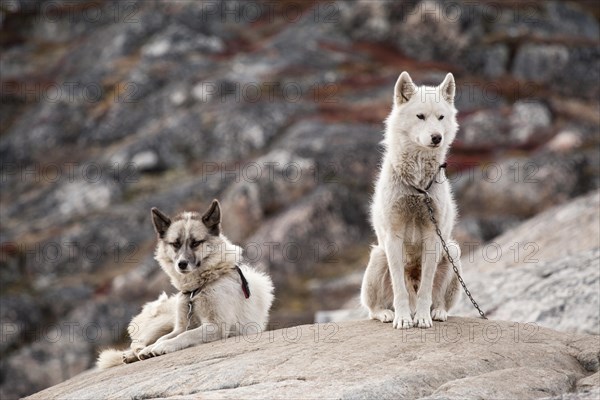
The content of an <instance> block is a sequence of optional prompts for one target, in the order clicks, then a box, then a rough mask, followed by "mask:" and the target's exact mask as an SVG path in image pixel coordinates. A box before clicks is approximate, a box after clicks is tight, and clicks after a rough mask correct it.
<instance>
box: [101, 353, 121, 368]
mask: <svg viewBox="0 0 600 400" xmlns="http://www.w3.org/2000/svg"><path fill="white" fill-rule="evenodd" d="M121 364H123V351H122V350H116V349H108V350H104V351H103V352H102V353H100V355H98V360H97V361H96V365H97V366H98V368H100V369H107V368H112V367H116V366H118V365H121Z"/></svg>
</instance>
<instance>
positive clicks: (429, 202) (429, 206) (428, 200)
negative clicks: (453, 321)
mask: <svg viewBox="0 0 600 400" xmlns="http://www.w3.org/2000/svg"><path fill="white" fill-rule="evenodd" d="M422 193H423V195H425V205H426V206H427V210H428V211H429V219H431V222H433V226H435V233H436V234H437V235H438V237H439V238H440V241H441V242H442V247H443V248H444V251H445V252H446V256H448V261H450V264H452V269H453V270H454V273H455V274H456V277H457V278H458V281H459V282H460V285H461V286H462V288H463V289H464V291H465V293H466V295H467V296H468V297H469V300H471V303H473V307H475V308H476V309H477V311H478V312H479V315H481V318H483V319H487V317H486V316H485V313H484V312H483V311H482V310H481V307H479V304H477V302H476V301H475V299H474V298H473V295H471V292H470V291H469V289H467V285H466V284H465V281H464V280H463V278H462V276H460V272H459V271H458V267H457V266H456V264H454V259H453V258H452V256H451V255H450V251H449V250H448V246H447V245H446V241H445V240H444V238H443V237H442V231H440V228H439V226H438V223H437V220H436V219H435V215H434V211H433V206H432V200H431V197H430V196H429V193H428V192H427V191H425V190H423V191H422Z"/></svg>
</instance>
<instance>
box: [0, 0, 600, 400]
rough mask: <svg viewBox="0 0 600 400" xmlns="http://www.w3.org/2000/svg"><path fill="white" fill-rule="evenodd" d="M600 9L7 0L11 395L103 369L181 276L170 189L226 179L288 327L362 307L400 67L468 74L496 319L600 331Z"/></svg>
mask: <svg viewBox="0 0 600 400" xmlns="http://www.w3.org/2000/svg"><path fill="white" fill-rule="evenodd" d="M599 18H600V9H599V7H598V4H597V3H596V2H594V1H569V2H560V1H534V0H532V1H514V2H513V1H498V2H494V1H487V0H485V1H484V0H481V1H475V2H473V1H469V2H466V1H465V2H461V1H452V2H444V1H431V0H425V1H406V2H403V1H344V2H341V1H340V2H330V1H320V2H309V1H295V0H286V1H281V2H269V1H264V2H263V1H216V0H214V1H212V0H211V1H173V2H170V1H158V0H157V1H130V0H125V1H109V0H96V1H88V0H82V1H77V2H75V1H69V0H64V1H63V0H58V1H44V0H40V1H29V0H1V1H0V23H1V36H0V49H1V53H2V55H1V59H0V74H1V101H2V107H1V109H0V127H1V135H0V160H1V176H0V178H1V179H0V202H1V204H0V220H1V221H0V224H1V231H0V242H1V247H0V279H1V295H0V323H1V329H2V331H1V336H2V337H1V340H0V354H1V360H0V397H2V398H3V399H12V398H17V397H20V396H23V395H26V394H29V393H33V392H35V391H38V390H40V389H42V388H44V387H47V386H50V385H53V384H55V383H58V382H60V381H62V380H64V379H67V378H69V377H70V376H73V375H75V374H77V373H79V372H81V371H83V370H85V369H87V368H89V367H91V366H92V365H93V362H94V358H95V355H96V353H97V351H98V349H100V348H102V347H103V346H108V345H113V344H115V343H119V342H121V343H124V342H125V341H126V337H125V327H126V325H127V323H128V322H129V320H130V319H131V317H132V316H133V315H134V314H135V313H136V312H138V310H139V309H140V305H141V304H143V303H144V302H145V301H148V300H151V299H153V298H155V297H156V296H157V295H158V293H159V292H160V291H162V290H166V291H172V289H171V288H170V286H169V284H168V282H167V280H166V279H165V277H164V276H163V274H162V273H161V271H160V270H159V268H158V266H157V264H156V263H155V262H154V260H153V258H152V257H153V255H152V252H153V247H154V234H153V230H152V225H151V221H150V218H149V210H150V207H152V206H157V207H159V208H161V209H163V210H164V211H166V212H168V213H176V212H178V211H182V210H202V209H204V208H205V207H206V206H207V205H208V204H209V201H210V200H212V199H213V198H219V199H221V200H222V205H223V209H224V222H223V225H224V230H225V233H226V234H227V236H229V237H230V238H231V239H232V240H234V241H235V242H237V243H239V244H241V245H243V246H244V248H245V249H246V256H247V258H248V259H249V260H250V261H252V262H254V264H255V265H257V267H258V268H262V269H264V270H265V271H268V272H269V273H270V274H271V276H272V277H273V279H274V281H275V283H276V286H277V293H276V297H277V300H276V302H275V304H274V309H273V313H272V319H271V325H272V327H273V328H275V327H285V326H290V325H296V324H299V323H309V322H312V321H313V319H314V315H315V312H317V311H320V310H336V309H340V308H348V307H350V308H351V307H353V306H354V305H355V302H356V297H357V293H358V290H359V286H360V279H361V277H362V271H363V270H364V267H365V263H366V260H367V257H368V252H369V245H370V244H371V243H372V242H373V240H374V235H373V234H372V232H371V229H370V225H369V222H368V202H369V199H370V195H371V190H372V185H373V181H374V179H375V177H376V173H377V168H378V163H379V161H380V156H381V147H380V144H379V143H380V141H381V139H382V131H383V120H384V119H385V117H386V116H387V114H388V113H389V110H390V107H391V101H392V90H393V85H394V83H395V81H396V79H397V77H398V75H399V73H400V72H401V71H403V70H408V71H409V72H410V73H411V75H412V77H413V79H414V80H415V81H416V82H419V83H422V84H437V83H439V82H440V81H441V79H442V78H443V76H444V75H445V73H446V72H448V71H451V72H453V73H454V75H455V78H456V79H457V83H458V97H457V101H456V102H457V108H458V109H459V112H460V113H459V123H460V125H461V129H460V131H459V134H458V137H457V140H456V143H455V145H454V147H453V150H452V152H451V156H450V159H449V175H450V179H451V180H452V183H453V186H454V190H455V194H456V198H457V200H458V205H459V209H460V214H461V218H460V222H459V224H458V226H457V228H456V232H455V236H456V238H457V239H458V240H459V241H460V242H461V244H462V246H463V253H464V257H465V260H472V262H466V263H465V266H466V269H468V271H466V274H467V276H468V277H469V279H471V280H472V281H473V282H475V283H474V285H475V286H474V293H476V294H477V295H479V296H480V297H481V299H482V305H483V306H484V307H485V306H487V305H489V306H490V307H491V306H492V305H493V308H490V310H489V311H490V316H491V317H498V318H503V319H516V320H522V321H525V322H527V321H529V320H534V321H538V322H540V323H542V324H544V323H546V324H548V325H549V326H551V327H557V328H559V329H564V330H571V331H585V332H588V333H599V332H598V320H599V318H598V310H597V308H596V307H597V304H598V291H599V290H600V286H599V285H600V282H599V281H598V274H597V273H595V272H594V271H597V270H598V258H599V251H598V247H600V244H599V240H600V239H599V238H598V235H599V234H598V223H597V222H598V196H599V192H598V191H595V190H596V189H598V188H599V187H600V152H599V148H598V146H599V144H600V135H599V131H600V113H599V101H598V99H599V95H600V72H599V71H600V28H599ZM586 194H587V197H583V198H582V199H578V200H575V202H574V203H572V204H574V205H572V204H566V203H569V202H571V200H572V199H574V198H576V197H579V196H585V195H586ZM562 204H566V205H565V207H568V208H567V211H565V212H564V213H563V214H561V215H567V216H568V218H567V217H565V218H567V220H568V221H570V223H565V224H563V223H560V222H559V223H554V225H552V224H551V222H552V221H554V220H555V219H556V218H557V215H558V211H557V210H562V208H552V207H561V205H562ZM545 210H550V211H548V212H546V213H543V212H544V211H545ZM540 213H542V214H540ZM538 214H539V215H538ZM536 215H537V217H536ZM582 215H583V216H584V217H581V216H582ZM530 218H534V219H533V220H531V221H534V222H533V225H520V224H521V223H523V222H524V221H527V220H529V219H530ZM535 218H538V219H537V220H536V219H535ZM540 218H542V219H543V221H542V222H539V221H540V220H539V219H540ZM531 221H527V222H525V224H532V222H531ZM535 221H537V223H536V222H535ZM544 221H545V222H544ZM545 223H548V224H550V225H547V224H545ZM539 224H542V225H539ZM536 226H537V227H538V228H537V229H538V231H539V232H537V231H535V229H534V227H536ZM540 226H541V228H540ZM531 230H533V233H534V234H533V236H532V235H527V233H531ZM513 232H516V233H515V234H514V235H513ZM519 232H520V233H521V234H519ZM523 232H525V234H523ZM536 232H537V233H536ZM540 232H541V233H540ZM556 232H561V234H560V235H554V236H553V237H555V240H544V239H545V238H547V235H546V234H551V233H556ZM536 234H537V235H538V236H535V235H536ZM498 236H500V237H499V239H498V240H496V239H495V238H496V237H498ZM532 237H533V238H534V239H531V238H532ZM536 238H539V240H538V239H536ZM582 238H583V239H585V240H584V241H583V242H582V240H583V239H582ZM498 243H500V244H498ZM568 243H571V244H568ZM581 243H584V244H583V245H581V246H579V247H578V246H576V245H577V244H581ZM490 246H491V247H490ZM511 246H512V247H511ZM498 247H499V248H501V249H504V252H503V253H502V252H501V254H500V257H499V258H498V257H497V255H496V254H491V253H489V252H488V251H490V248H492V250H493V249H497V248H498ZM506 249H508V250H506ZM569 249H571V250H569ZM567 256H572V257H571V258H570V259H566V258H565V257H567ZM463 262H465V261H463ZM536 266H543V268H544V271H549V272H547V273H540V272H539V271H540V269H536ZM521 267H523V268H521ZM480 269H482V270H485V271H487V272H485V271H484V272H482V273H479V272H477V273H475V272H474V271H479V270H480ZM571 269H573V270H574V271H579V272H578V274H579V275H577V274H575V275H573V274H571V273H570V272H569V271H571ZM505 270H511V271H513V272H512V273H513V275H511V276H512V277H513V278H511V279H508V280H507V278H506V276H508V275H505V274H504V273H503V271H505ZM514 271H517V272H514ZM561 271H562V272H561ZM586 271H587V272H586ZM590 271H591V272H590ZM561 273H562V274H563V275H565V278H561ZM486 274H488V275H486ZM489 274H491V275H489ZM553 274H554V277H557V278H556V279H555V280H552V279H551V280H547V279H546V278H548V277H550V276H551V275H553ZM477 276H479V277H480V278H479V279H480V280H479V281H476V280H477V278H476V277H477ZM482 277H483V278H482ZM486 277H489V280H486V279H487V278H486ZM566 277H570V279H571V280H570V281H569V282H570V286H569V288H568V290H567V292H565V293H563V294H562V295H560V296H557V295H556V289H557V288H558V287H560V285H561V283H562V282H564V281H565V279H566ZM578 277H579V278H578ZM484 278H485V279H484ZM544 279H546V280H544ZM524 282H531V285H536V282H544V283H540V284H539V285H538V287H535V288H534V289H535V290H530V287H529V286H527V285H525V286H526V287H525V286H523V283H524ZM516 283H519V285H516ZM513 284H514V285H513ZM515 285H516V286H518V287H516V286H515ZM513 290H514V296H513V295H512V294H511V293H512V291H513ZM496 293H501V296H496ZM578 293H585V296H584V297H581V296H580V297H577V294H578ZM552 294H554V295H555V296H554V297H553V298H552V301H551V302H550V303H551V305H550V306H548V308H549V309H550V310H549V311H548V310H545V311H547V312H546V314H544V315H545V316H544V315H543V316H542V317H540V316H539V315H537V314H535V311H536V305H537V304H545V302H546V299H547V297H548V296H550V295H552ZM528 296H529V297H528ZM515 297H518V300H519V302H520V303H518V304H513V305H512V306H507V307H504V308H502V305H503V304H506V303H507V302H508V303H510V301H511V300H513V299H514V298H515ZM494 299H496V300H494ZM573 299H576V300H577V301H575V300H573ZM494 301H495V302H494ZM528 302H529V303H528ZM527 304H529V308H530V309H531V310H530V311H528V312H525V311H523V310H527V307H528V306H527ZM532 304H533V305H532ZM463 306H464V304H463V305H461V307H462V308H460V307H459V311H457V312H458V313H462V312H464V313H470V312H472V311H471V310H470V309H469V308H468V307H463ZM498 307H499V308H498ZM495 313H496V314H495ZM538 314H539V312H538ZM528 318H529V319H528Z"/></svg>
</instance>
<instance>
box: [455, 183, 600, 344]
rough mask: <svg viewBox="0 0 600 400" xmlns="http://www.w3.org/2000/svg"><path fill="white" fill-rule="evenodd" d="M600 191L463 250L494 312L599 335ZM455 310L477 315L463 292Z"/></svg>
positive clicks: (474, 285) (482, 299) (482, 298)
mask: <svg viewBox="0 0 600 400" xmlns="http://www.w3.org/2000/svg"><path fill="white" fill-rule="evenodd" d="M599 209H600V192H598V191H596V192H593V193H590V194H588V195H586V196H582V197H580V198H578V199H576V200H574V201H572V202H570V203H568V204H565V205H562V206H558V207H555V208H552V209H550V210H547V211H546V212H543V213H541V214H540V215H538V216H536V217H534V218H532V219H530V220H528V221H526V222H524V223H523V224H521V225H519V226H518V227H516V228H513V229H511V230H509V231H507V232H505V233H504V234H502V235H501V236H500V237H498V238H496V239H494V240H493V241H491V242H489V243H487V244H485V245H483V246H481V247H480V248H478V249H476V250H475V251H474V252H472V253H471V254H470V255H469V256H467V257H464V258H463V260H462V262H463V269H464V277H465V280H466V282H467V284H468V286H469V290H470V291H471V292H472V293H473V294H474V295H475V298H476V301H477V302H478V303H479V304H480V305H481V306H482V307H483V308H484V309H486V310H487V312H488V314H489V315H490V316H491V317H493V318H500V319H508V320H512V321H522V322H534V323H537V324H539V325H542V326H546V327H550V328H553V329H558V330H561V331H571V332H585V333H590V334H596V335H600V311H599V310H600V213H599V212H598V210H599ZM452 313H453V314H454V315H477V314H476V311H475V310H474V309H473V307H472V305H471V303H470V302H469V301H468V300H467V299H466V298H465V296H463V299H462V301H461V302H460V303H459V304H458V306H457V307H456V308H455V309H454V310H453V312H452Z"/></svg>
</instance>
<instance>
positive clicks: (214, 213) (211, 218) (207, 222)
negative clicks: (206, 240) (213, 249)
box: [202, 200, 221, 235]
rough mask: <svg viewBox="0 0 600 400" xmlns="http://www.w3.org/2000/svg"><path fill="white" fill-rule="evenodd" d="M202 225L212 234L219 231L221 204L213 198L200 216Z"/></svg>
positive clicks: (216, 233)
mask: <svg viewBox="0 0 600 400" xmlns="http://www.w3.org/2000/svg"><path fill="white" fill-rule="evenodd" d="M202 222H203V223H204V226H206V227H207V228H208V231H209V232H210V233H211V234H212V235H219V234H220V233H221V205H220V204H219V202H218V201H217V200H213V201H212V203H211V205H210V207H208V210H207V211H206V212H205V213H204V215H203V216H202Z"/></svg>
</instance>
